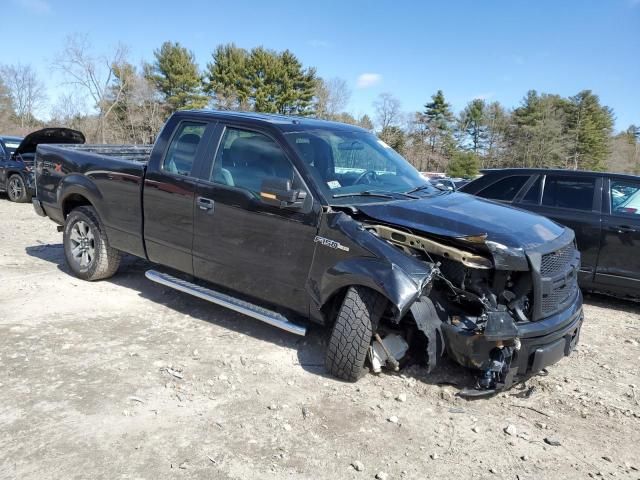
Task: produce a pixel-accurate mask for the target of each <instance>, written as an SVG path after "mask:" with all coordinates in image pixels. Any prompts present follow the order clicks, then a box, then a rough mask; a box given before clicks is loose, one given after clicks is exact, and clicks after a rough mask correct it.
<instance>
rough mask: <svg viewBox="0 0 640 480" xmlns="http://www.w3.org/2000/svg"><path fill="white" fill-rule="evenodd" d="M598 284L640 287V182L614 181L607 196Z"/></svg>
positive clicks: (611, 182) (597, 277)
mask: <svg viewBox="0 0 640 480" xmlns="http://www.w3.org/2000/svg"><path fill="white" fill-rule="evenodd" d="M605 200H606V203H607V206H606V212H605V214H604V216H603V222H602V247H601V250H600V257H599V259H598V268H597V276H596V281H597V282H598V283H603V284H608V285H612V286H630V287H637V286H638V285H640V182H636V181H632V180H617V179H611V180H610V182H609V185H608V188H607V195H605Z"/></svg>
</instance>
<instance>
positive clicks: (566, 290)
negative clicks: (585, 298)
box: [542, 281, 577, 315]
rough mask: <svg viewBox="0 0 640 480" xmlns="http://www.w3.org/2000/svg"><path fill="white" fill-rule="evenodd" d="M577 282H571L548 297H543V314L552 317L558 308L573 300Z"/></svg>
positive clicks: (547, 295)
mask: <svg viewBox="0 0 640 480" xmlns="http://www.w3.org/2000/svg"><path fill="white" fill-rule="evenodd" d="M576 288H577V285H576V282H575V281H569V282H568V283H567V284H565V285H563V286H562V287H560V288H556V289H554V290H552V291H551V293H548V294H546V295H544V294H543V295H542V313H543V314H544V315H550V314H552V313H554V312H555V311H556V310H558V307H559V306H561V305H563V304H564V303H566V302H567V301H568V300H570V299H571V298H573V296H574V295H575V293H576Z"/></svg>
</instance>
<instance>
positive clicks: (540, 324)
mask: <svg viewBox="0 0 640 480" xmlns="http://www.w3.org/2000/svg"><path fill="white" fill-rule="evenodd" d="M362 210H365V209H362ZM362 210H356V209H355V208H354V209H352V210H351V211H348V210H347V211H346V212H342V211H331V212H327V215H325V216H324V219H323V220H324V221H323V223H322V225H321V226H320V230H319V233H320V235H321V236H322V237H324V238H329V239H331V240H332V241H335V242H337V243H338V244H339V245H340V246H342V247H344V248H347V249H348V251H349V252H350V255H344V252H345V249H344V248H340V249H338V248H321V247H320V246H317V247H316V253H315V257H314V264H313V267H312V272H311V275H310V280H309V285H308V286H309V289H310V291H311V292H313V294H312V297H313V298H314V299H316V302H317V306H316V310H317V311H318V312H320V311H321V308H322V305H323V304H325V302H327V301H328V299H329V298H331V296H332V295H333V294H334V293H335V292H336V291H339V290H340V289H341V288H343V287H345V286H349V285H354V284H355V285H364V286H367V287H369V288H373V289H374V290H376V291H378V292H380V293H381V294H382V295H384V296H385V297H386V298H387V299H388V300H389V305H390V307H391V308H390V309H388V310H389V311H390V312H391V313H390V314H389V315H388V318H387V321H389V322H390V323H391V324H392V325H396V326H402V325H404V324H406V323H407V320H408V319H410V322H412V323H413V324H414V325H415V328H417V330H418V331H419V332H420V333H421V334H422V335H423V337H424V339H425V340H426V341H425V342H423V345H424V350H425V351H424V352H423V353H424V358H425V360H426V362H425V363H426V365H427V368H428V370H429V371H431V370H433V368H435V367H436V366H437V363H438V361H439V359H440V358H441V356H442V355H443V354H444V353H445V352H446V353H447V354H448V355H449V356H450V357H451V358H453V359H454V360H455V361H456V362H458V363H459V364H461V365H463V366H465V367H467V368H471V369H474V370H476V371H478V372H479V376H478V384H477V387H478V388H480V389H484V390H495V389H500V388H505V387H508V386H509V385H511V383H513V382H514V381H515V380H516V379H519V378H524V376H526V375H529V374H532V373H535V372H536V371H539V370H540V369H541V368H544V367H545V366H547V365H549V364H550V363H554V362H556V361H557V360H558V359H559V358H558V355H560V353H562V355H568V354H569V352H570V351H571V350H572V349H573V346H574V345H575V342H576V341H577V336H578V333H579V329H580V325H581V322H582V313H581V312H582V308H581V306H582V300H581V296H580V295H579V291H578V290H577V289H574V287H573V284H574V283H575V279H576V272H577V269H578V268H579V254H578V252H577V250H575V246H574V241H573V232H572V231H571V230H569V229H559V230H558V231H559V232H560V234H559V235H557V236H556V237H555V238H553V239H552V240H547V241H545V242H542V243H541V244H540V245H537V246H535V247H532V246H531V244H528V245H529V249H528V250H527V249H525V248H523V247H517V246H513V245H511V246H506V245H504V244H501V243H498V242H496V241H494V240H491V239H492V238H493V236H492V234H491V232H489V233H488V234H487V233H483V234H476V235H457V236H452V237H450V238H441V237H440V236H439V235H434V234H428V233H425V232H424V228H423V229H422V230H420V231H414V230H412V229H411V228H409V227H407V225H406V222H402V224H400V225H393V224H388V223H384V224H382V223H378V222H376V219H373V218H371V217H369V216H368V215H365V214H363V211H362ZM553 225H554V226H555V224H553ZM549 231H550V230H549V229H547V230H545V231H544V235H547V234H548V233H549ZM465 233H467V232H465ZM544 235H543V236H544ZM322 247H326V245H323V246H322ZM567 249H569V250H570V252H569V253H562V254H560V257H561V258H560V259H559V260H557V259H556V260H554V258H555V257H554V258H552V261H555V263H556V264H559V263H562V265H559V266H558V265H556V267H557V269H559V270H558V271H557V272H555V274H557V275H556V276H555V277H554V278H552V279H551V280H550V281H549V282H547V283H546V284H545V282H544V281H543V279H542V274H541V272H542V271H544V270H545V269H544V267H543V266H542V263H543V259H544V258H545V256H549V255H551V256H557V255H559V254H558V252H564V251H565V250H567ZM554 265H555V264H554ZM547 270H548V268H547ZM554 289H555V290H554ZM558 292H560V293H558ZM561 297H562V298H561ZM550 298H551V300H550ZM552 301H557V304H556V305H555V307H554V308H555V310H553V308H552V311H548V313H550V314H555V316H553V317H552V318H550V319H549V318H546V319H544V320H543V319H542V317H540V311H541V308H542V307H541V306H540V305H543V304H545V302H546V304H550V302H552ZM569 307H571V308H569ZM318 316H321V314H318ZM547 316H548V315H547ZM565 317H566V318H568V317H570V318H571V321H570V322H568V321H567V320H566V318H565ZM538 320H543V321H538ZM534 332H535V333H534ZM534 339H535V340H534ZM562 342H564V343H562ZM549 343H551V344H552V346H551V347H549V346H548V344H549ZM561 344H562V345H561ZM541 345H542V347H541Z"/></svg>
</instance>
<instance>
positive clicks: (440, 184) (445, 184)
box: [429, 177, 470, 191]
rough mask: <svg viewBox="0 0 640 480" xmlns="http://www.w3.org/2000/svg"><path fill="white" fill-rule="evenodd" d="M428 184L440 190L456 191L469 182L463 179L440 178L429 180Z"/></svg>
mask: <svg viewBox="0 0 640 480" xmlns="http://www.w3.org/2000/svg"><path fill="white" fill-rule="evenodd" d="M429 182H430V183H431V185H433V186H434V187H436V188H439V189H440V190H452V191H455V190H458V189H460V187H462V186H464V185H466V184H467V183H469V182H470V180H466V179H464V178H449V177H441V178H437V177H436V178H430V179H429Z"/></svg>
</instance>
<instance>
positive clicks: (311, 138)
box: [33, 111, 583, 394]
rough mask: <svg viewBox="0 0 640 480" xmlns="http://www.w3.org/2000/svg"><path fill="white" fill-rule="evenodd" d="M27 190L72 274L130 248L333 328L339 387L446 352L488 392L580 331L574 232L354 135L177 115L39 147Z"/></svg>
mask: <svg viewBox="0 0 640 480" xmlns="http://www.w3.org/2000/svg"><path fill="white" fill-rule="evenodd" d="M36 183H37V196H36V198H34V199H33V205H34V208H35V210H36V212H37V213H39V214H40V215H43V216H48V217H49V218H50V219H51V220H53V221H54V222H56V223H58V224H59V225H61V227H60V229H61V230H63V231H64V234H63V243H64V254H65V258H66V261H67V263H68V265H69V268H70V270H71V272H73V274H75V275H76V276H78V277H79V278H82V279H85V280H100V279H104V278H108V277H110V276H112V275H113V274H114V273H115V272H116V270H117V269H118V265H119V263H120V258H121V254H122V253H123V252H126V253H129V254H132V255H136V256H138V257H141V258H144V259H147V260H149V261H151V262H153V263H154V264H156V265H157V267H156V268H154V269H153V270H149V271H147V273H146V276H147V277H148V278H149V279H150V280H152V281H154V282H158V283H160V284H163V285H166V286H168V287H171V288H174V289H176V290H179V291H182V292H185V293H188V294H190V295H193V296H196V297H199V298H203V299H205V300H208V301H210V302H213V303H216V304H219V305H222V306H224V307H227V308H230V309H233V310H236V311H239V312H242V313H244V314H246V315H249V316H251V317H254V318H257V319H259V320H261V321H264V322H267V323H269V324H271V325H274V326H277V327H279V328H282V329H284V330H287V331H289V332H293V333H296V334H300V335H304V333H305V331H306V329H305V326H304V325H303V324H302V323H304V322H305V321H306V320H307V319H311V320H312V321H315V322H317V323H320V324H324V325H328V326H331V327H332V333H331V336H330V341H329V343H328V347H327V353H326V366H327V369H328V371H329V372H330V373H331V374H333V375H335V376H336V377H339V378H341V379H345V380H349V381H355V380H357V379H358V378H359V377H360V375H361V374H362V373H363V371H364V368H363V367H364V365H365V362H366V360H367V358H368V359H369V362H370V365H371V368H372V369H373V370H374V371H378V370H379V369H380V368H382V367H383V366H386V367H389V368H392V369H398V368H399V366H400V363H401V362H404V361H405V360H406V359H407V356H408V355H413V358H416V357H418V358H421V359H422V360H423V361H424V362H425V363H426V365H427V366H428V368H429V370H431V369H433V368H434V367H435V366H436V365H437V364H438V362H439V359H440V357H441V356H442V355H443V354H444V353H445V351H446V352H447V353H448V354H449V355H450V356H451V357H452V358H453V359H455V360H456V361H457V362H459V363H460V364H462V365H464V366H466V367H470V368H473V369H475V370H477V371H479V377H478V387H479V388H480V389H482V390H481V393H483V394H484V393H485V392H494V391H496V390H498V389H501V388H505V387H507V386H509V385H511V384H512V382H514V381H516V380H519V379H522V378H526V377H527V376H528V375H531V374H532V373H535V372H538V371H540V370H542V369H543V368H545V367H546V366H548V365H550V364H552V363H555V362H557V361H558V360H560V359H561V358H562V357H564V356H566V355H569V353H570V352H571V351H572V349H573V347H574V346H575V345H576V343H577V341H578V335H579V331H580V327H581V325H582V320H583V315H582V296H581V293H580V290H579V289H578V288H577V283H576V274H577V270H578V268H579V263H580V256H579V253H578V251H577V250H576V249H575V248H574V234H573V232H572V231H571V229H569V228H565V227H562V226H560V225H558V224H556V223H554V222H552V221H550V220H548V219H546V218H544V217H541V216H538V215H535V214H532V213H529V212H524V211H521V210H516V209H512V208H508V207H505V206H501V205H499V204H497V203H494V202H489V201H485V200H482V199H477V198H474V197H472V196H469V195H460V194H457V193H455V192H449V191H441V190H437V189H435V188H433V187H432V186H431V185H430V184H429V183H428V181H427V180H426V179H425V178H424V177H422V176H421V175H420V174H419V172H417V171H416V170H415V169H414V168H413V167H412V166H411V165H410V164H409V163H408V162H407V161H406V160H404V159H403V158H402V157H401V156H399V155H398V154H397V153H395V152H394V151H393V150H392V149H391V148H390V147H388V146H386V145H384V144H383V143H382V142H379V141H378V139H377V138H376V137H375V136H374V135H372V134H371V133H369V132H368V131H366V130H363V129H361V128H358V127H354V126H351V125H345V124H340V123H334V122H326V121H320V120H312V119H302V118H295V117H286V116H277V115H264V114H249V113H233V112H214V111H183V112H176V113H174V114H173V115H172V116H171V118H170V119H169V120H168V122H167V123H166V124H165V126H164V128H163V129H162V132H161V133H160V135H159V137H158V139H157V141H156V143H155V145H154V146H153V148H151V147H146V148H145V147H136V146H124V147H102V146H99V145H85V146H75V147H74V148H68V147H64V146H53V145H39V146H38V150H37V155H36ZM193 277H195V279H196V280H194V279H193Z"/></svg>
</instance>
